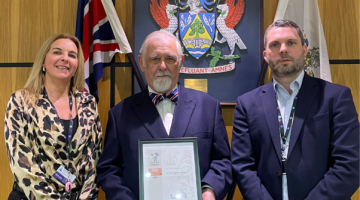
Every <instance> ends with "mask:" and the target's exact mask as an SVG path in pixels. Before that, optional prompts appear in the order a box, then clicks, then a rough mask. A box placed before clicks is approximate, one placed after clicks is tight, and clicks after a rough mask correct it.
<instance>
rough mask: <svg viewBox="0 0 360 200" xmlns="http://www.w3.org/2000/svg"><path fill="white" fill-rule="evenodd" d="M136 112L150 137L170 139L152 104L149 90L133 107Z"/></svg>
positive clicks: (143, 93)
mask: <svg viewBox="0 0 360 200" xmlns="http://www.w3.org/2000/svg"><path fill="white" fill-rule="evenodd" d="M133 108H134V112H135V114H136V115H137V117H138V118H139V119H140V121H141V122H142V123H143V125H144V126H145V128H146V129H147V130H148V131H149V133H150V135H151V136H152V137H153V138H154V139H156V138H168V134H167V133H166V130H165V127H164V124H163V122H162V120H161V117H160V115H159V112H158V111H157V109H156V107H155V105H154V104H153V103H152V102H151V99H150V97H149V92H148V89H147V88H146V89H145V90H143V91H142V92H141V93H140V94H139V97H138V98H137V99H136V102H135V104H134V105H133Z"/></svg>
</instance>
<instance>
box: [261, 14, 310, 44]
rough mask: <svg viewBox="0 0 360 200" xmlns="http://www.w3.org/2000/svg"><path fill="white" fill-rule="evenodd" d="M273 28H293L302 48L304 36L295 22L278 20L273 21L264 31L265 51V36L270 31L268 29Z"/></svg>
mask: <svg viewBox="0 0 360 200" xmlns="http://www.w3.org/2000/svg"><path fill="white" fill-rule="evenodd" d="M273 27H293V28H295V29H296V31H297V32H298V35H299V37H300V40H301V44H302V46H304V36H303V33H302V31H301V29H300V28H299V26H298V25H297V24H296V23H295V22H293V21H291V20H285V19H279V20H276V21H274V22H273V23H272V24H271V25H270V26H269V27H268V28H267V29H266V32H265V35H264V47H265V49H266V43H267V39H266V36H267V34H268V32H269V31H270V29H271V28H273Z"/></svg>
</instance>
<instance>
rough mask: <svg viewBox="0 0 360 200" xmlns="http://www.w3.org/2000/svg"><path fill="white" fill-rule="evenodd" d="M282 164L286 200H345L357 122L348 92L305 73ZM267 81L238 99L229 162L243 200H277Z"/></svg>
mask: <svg viewBox="0 0 360 200" xmlns="http://www.w3.org/2000/svg"><path fill="white" fill-rule="evenodd" d="M295 109H296V110H295V118H294V124H293V126H292V131H291V136H290V146H289V153H288V155H289V156H288V162H287V166H286V173H287V181H288V192H289V199H290V200H293V199H310V200H317V199H334V200H339V199H350V197H351V195H352V194H353V193H354V192H355V191H356V189H357V188H358V187H359V121H358V115H357V113H356V109H355V106H354V102H353V99H352V96H351V92H350V89H349V88H347V87H344V86H341V85H336V84H332V83H329V82H325V81H323V80H320V79H317V78H312V77H310V76H308V75H306V74H305V76H304V80H303V83H302V86H301V88H300V91H299V93H298V101H297V105H296V108H295ZM280 146H281V141H280V133H279V123H278V121H277V109H276V96H275V91H274V87H273V83H272V82H271V83H269V84H267V85H264V86H262V87H259V88H257V89H255V90H253V91H251V92H249V93H246V94H244V95H242V96H240V97H239V98H238V100H237V106H236V110H235V115H234V128H233V136H232V149H231V160H232V168H233V173H234V174H235V177H236V181H237V183H238V185H239V188H240V191H241V193H242V195H243V196H244V198H245V199H256V200H257V199H262V200H265V199H279V200H281V199H282V185H281V184H282V177H281V176H282V175H281V171H282V164H281V150H280Z"/></svg>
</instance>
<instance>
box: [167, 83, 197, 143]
mask: <svg viewBox="0 0 360 200" xmlns="http://www.w3.org/2000/svg"><path fill="white" fill-rule="evenodd" d="M178 88H179V97H178V98H179V100H178V102H177V105H176V106H175V110H174V117H173V120H172V124H171V129H170V134H169V136H170V137H171V138H179V137H184V135H185V133H186V130H187V128H188V126H189V123H190V120H191V116H192V114H193V111H194V109H195V105H196V102H195V100H192V98H191V97H190V96H189V95H188V93H187V91H186V88H184V87H182V86H181V85H179V87H178Z"/></svg>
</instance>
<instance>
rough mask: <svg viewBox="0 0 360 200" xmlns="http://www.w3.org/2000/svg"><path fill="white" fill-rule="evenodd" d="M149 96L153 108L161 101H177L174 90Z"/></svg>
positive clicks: (176, 93)
mask: <svg viewBox="0 0 360 200" xmlns="http://www.w3.org/2000/svg"><path fill="white" fill-rule="evenodd" d="M149 96H150V98H151V101H152V102H153V103H154V104H155V106H156V105H157V104H158V103H160V102H161V101H162V100H163V99H170V100H171V101H172V102H176V101H177V100H178V89H177V88H176V89H175V90H173V91H172V92H168V93H166V94H156V93H152V92H149Z"/></svg>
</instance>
